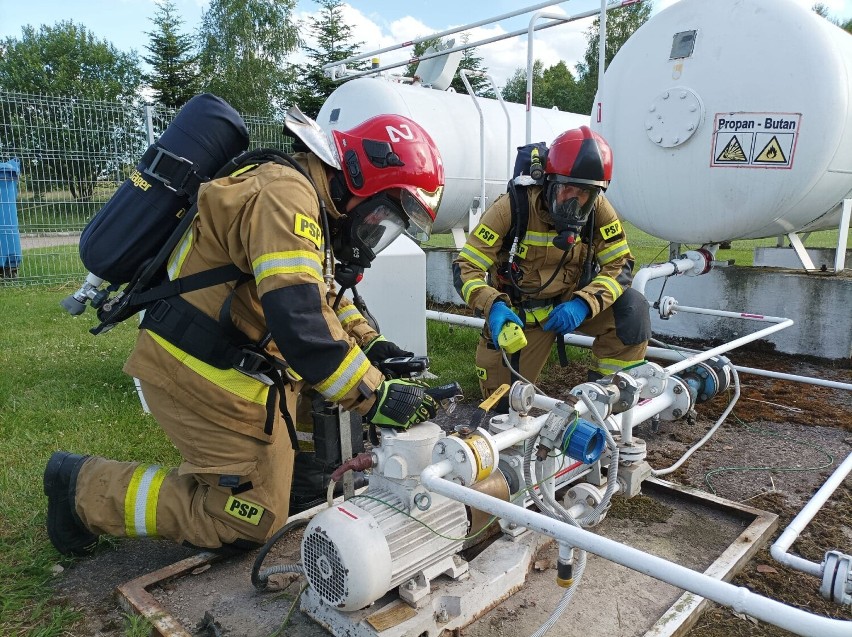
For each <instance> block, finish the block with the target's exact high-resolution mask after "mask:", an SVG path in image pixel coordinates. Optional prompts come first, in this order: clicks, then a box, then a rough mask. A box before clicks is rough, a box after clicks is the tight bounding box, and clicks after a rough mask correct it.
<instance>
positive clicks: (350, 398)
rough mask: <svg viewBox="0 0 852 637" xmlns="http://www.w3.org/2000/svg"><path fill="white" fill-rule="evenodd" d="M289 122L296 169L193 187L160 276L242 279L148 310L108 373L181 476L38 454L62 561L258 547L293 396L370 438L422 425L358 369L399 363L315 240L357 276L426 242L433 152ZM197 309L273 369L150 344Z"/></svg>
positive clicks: (411, 404)
mask: <svg viewBox="0 0 852 637" xmlns="http://www.w3.org/2000/svg"><path fill="white" fill-rule="evenodd" d="M292 117H295V119H292V120H291V119H290V118H292ZM306 123H308V124H312V125H313V126H312V127H311V126H306V125H305V124H306ZM288 125H289V126H290V128H291V130H292V131H293V132H294V133H295V134H297V135H299V136H300V137H302V141H303V142H304V144H305V145H306V146H307V148H308V149H310V151H311V152H305V153H301V154H297V155H296V156H295V157H294V159H295V160H296V163H297V164H298V165H299V167H301V169H302V170H297V169H296V168H297V167H296V166H291V165H285V164H282V163H278V162H274V161H269V162H265V163H263V162H261V163H258V164H256V165H250V166H243V167H241V168H240V169H239V170H237V171H235V172H233V173H232V174H230V175H229V176H226V177H223V178H219V179H214V180H212V181H210V182H208V183H206V184H203V185H202V186H201V188H200V190H199V198H198V215H197V217H196V219H195V221H194V222H193V224H192V226H191V227H190V229H189V231H188V232H187V233H186V234H185V236H184V240H183V241H182V242H181V243H180V244H179V245H178V246H177V247H176V248H175V250H174V251H173V253H172V257H171V260H170V262H169V264H168V272H169V277H170V278H172V279H175V278H176V277H184V276H188V275H192V274H194V273H197V272H201V271H204V270H208V269H210V268H215V267H219V266H223V265H227V264H235V265H236V266H237V267H238V268H239V270H240V271H241V272H242V273H244V276H242V277H241V278H240V279H239V280H238V281H235V282H230V283H220V284H217V285H213V286H211V287H207V288H203V289H200V290H196V291H193V292H189V293H187V294H183V295H180V298H179V299H177V300H173V301H172V300H170V302H169V304H168V307H167V308H166V309H164V310H163V311H162V312H149V313H146V323H145V324H143V329H141V330H140V333H139V337H138V340H137V343H136V347H135V349H134V351H133V353H132V354H131V356H130V358H129V360H128V361H127V364H126V365H125V368H124V369H125V371H126V372H127V373H128V374H131V375H133V376H135V377H137V378H139V379H140V381H141V384H142V389H143V393H144V395H145V399H146V402H147V403H148V406H149V408H150V410H151V413H152V414H153V415H154V417H155V418H156V419H157V422H158V423H159V424H160V426H161V427H162V428H163V430H164V431H165V433H166V434H167V435H168V436H169V438H170V439H171V440H172V442H173V443H174V445H175V446H176V447H177V449H178V450H179V451H180V453H181V456H182V459H183V462H182V464H181V465H180V467H178V468H177V469H166V468H163V467H159V466H156V465H150V464H141V463H138V462H119V461H115V460H108V459H105V458H100V457H93V456H81V455H77V454H71V453H67V452H57V453H54V454H53V456H52V457H51V459H50V461H49V463H48V465H47V468H46V470H45V474H44V489H45V493H46V494H47V496H48V516H47V526H48V534H49V536H50V540H51V542H52V543H53V545H54V546H55V547H56V548H57V549H58V550H59V551H60V552H62V553H64V554H69V555H79V554H83V553H86V552H88V551H89V550H90V549H91V548H92V546H93V545H94V544H95V543H96V540H97V537H98V536H99V535H101V534H109V535H115V536H133V537H142V536H158V537H161V538H168V539H171V540H174V541H176V542H180V543H183V544H185V545H191V546H196V547H203V548H206V549H227V548H236V549H245V548H252V547H256V546H258V545H260V544H262V543H263V542H264V541H265V540H267V539H268V538H269V537H270V536H271V535H272V534H273V533H274V532H275V531H277V530H278V529H279V528H281V527H282V526H283V525H284V523H285V522H286V521H287V516H288V506H289V502H290V485H291V478H292V472H293V462H294V454H295V451H294V447H295V446H297V443H295V431H294V430H293V427H292V419H290V418H288V417H287V416H288V414H292V413H295V404H296V397H297V396H298V394H299V392H300V390H301V389H302V387H303V386H305V385H306V384H307V385H310V386H311V387H312V388H313V389H314V390H315V391H317V392H319V393H320V394H321V395H322V396H323V397H324V398H325V399H326V400H328V401H331V402H334V403H337V404H340V405H342V406H343V408H345V409H347V410H350V411H354V412H357V413H359V414H361V415H363V416H365V417H366V418H367V420H371V421H373V422H375V423H377V424H380V425H381V426H385V427H400V428H406V427H409V426H411V425H413V424H416V423H419V422H421V421H423V420H425V419H427V418H429V417H431V416H433V415H434V414H435V408H436V404H435V401H434V400H433V399H432V398H431V397H429V396H428V395H427V394H425V392H424V388H423V386H421V385H418V384H416V383H413V382H409V381H404V380H386V379H385V377H384V375H383V374H382V373H381V371H380V370H379V369H377V368H376V367H375V366H374V365H373V364H372V363H374V362H377V361H378V360H381V359H383V358H386V357H387V356H388V355H390V356H399V355H401V354H400V352H402V354H405V352H403V351H402V350H401V349H400V348H398V347H396V346H394V345H393V344H391V343H387V342H386V341H380V343H381V345H376V346H374V347H370V345H371V344H373V345H375V344H376V339H379V338H381V337H380V335H379V334H378V333H377V332H376V331H375V330H373V329H372V328H371V327H370V326H369V325H368V323H367V321H366V320H365V319H364V317H363V316H362V315H361V313H360V312H359V311H358V310H357V309H356V308H355V307H354V305H353V304H352V303H351V302H350V301H348V299H343V300H342V301H340V302H337V303H335V301H336V299H337V297H336V294H335V292H334V288H333V282H332V281H331V280H329V279H328V278H327V277H326V275H327V273H328V272H329V271H330V269H331V267H332V265H333V264H329V263H328V262H327V261H328V252H327V246H331V245H333V246H334V256H335V258H336V259H337V260H340V261H342V262H343V263H345V264H350V265H352V264H354V266H357V267H366V266H369V264H370V261H371V260H372V259H373V258H374V257H375V255H376V254H378V253H379V252H380V251H381V250H382V249H383V248H385V247H386V246H387V245H388V244H390V243H391V242H392V241H393V240H394V239H395V238H396V237H398V236H399V235H400V234H401V233H402V232H403V231H406V230H407V231H409V232H419V233H421V236H422V234H424V233H425V234H428V232H429V231H430V229H431V223H432V221H433V220H434V218H435V213H436V210H437V208H438V203H439V201H440V197H441V193H442V189H443V184H444V175H443V168H442V163H441V159H440V156H439V154H438V151H437V148H436V146H435V144H434V142H433V141H432V139H431V138H430V137H429V135H428V134H427V133H426V132H425V131H424V130H423V129H422V128H421V127H420V126H419V125H418V124H416V123H415V122H413V121H411V120H410V119H408V118H405V117H402V116H398V115H381V116H378V117H374V118H372V119H369V120H367V121H366V122H364V123H362V124H360V125H358V126H356V127H355V128H353V129H351V130H349V131H334V133H333V140H332V141H333V145H332V143H331V142H330V141H329V140H328V139H326V137H325V135H324V134H321V132H320V133H318V132H317V131H318V129H317V127H316V126H315V124H313V122H310V120H307V118H305V117H304V116H303V115H301V113H298V111H296V112H295V114H294V113H290V114H288ZM399 131H404V132H405V135H404V136H402V135H397V134H396V133H397V132H399ZM323 210H326V211H327V217H328V218H327V220H326V219H323ZM329 230H330V234H331V236H328V231H329ZM223 308H224V309H223ZM199 311H200V313H201V314H203V315H204V316H206V317H207V319H205V320H209V319H211V318H212V319H216V320H218V319H219V317H220V316H222V315H223V314H225V315H226V316H227V318H229V322H230V324H231V325H232V327H234V328H235V331H236V333H240V334H242V335H244V336H245V337H247V338H248V340H249V341H250V342H251V343H256V344H258V347H260V348H261V350H260V351H259V352H258V355H259V356H260V359H262V360H268V361H272V367H271V368H257V367H256V366H255V365H254V364H245V365H243V364H241V363H238V364H235V365H234V366H233V367H230V368H224V369H223V368H222V367H221V366H216V365H213V364H211V363H209V362H206V361H205V360H201V359H200V358H199V357H197V356H194V355H192V354H189V353H187V352H186V351H185V350H184V349H182V348H181V346H179V345H177V344H176V343H175V340H178V339H175V338H174V337H173V332H170V331H169V330H166V329H164V330H162V333H160V332H158V321H160V322H162V324H163V325H165V324H166V323H167V322H168V319H169V316H170V314H172V313H174V315H175V317H177V318H178V319H179V318H181V317H183V316H190V317H191V316H193V312H196V313H198V312H199ZM149 314H152V316H151V317H149V316H148V315H149ZM196 318H197V317H196ZM193 320H194V319H193ZM201 323H203V321H201ZM201 323H199V324H201ZM193 325H195V323H193ZM163 334H169V335H170V336H169V337H166V336H163ZM196 345H197V343H196ZM213 345H216V344H215V343H214V344H213ZM365 350H366V351H367V353H366V354H365ZM249 359H250V357H249V356H248V354H247V357H246V360H249ZM279 407H283V409H280V408H279ZM288 421H289V422H288ZM288 434H289V435H288Z"/></svg>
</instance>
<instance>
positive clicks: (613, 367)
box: [591, 358, 642, 376]
mask: <svg viewBox="0 0 852 637" xmlns="http://www.w3.org/2000/svg"><path fill="white" fill-rule="evenodd" d="M641 362H642V361H641V360H638V361H622V360H618V359H617V358H601V359H598V360H596V361H595V363H594V364H595V366H594V367H591V369H592V371H595V372H598V373H599V374H603V375H604V376H609V375H610V374H614V373H615V372H618V371H621V370H622V369H624V368H625V367H632V366H633V365H638V364H639V363H641Z"/></svg>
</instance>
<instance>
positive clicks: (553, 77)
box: [501, 60, 583, 113]
mask: <svg viewBox="0 0 852 637" xmlns="http://www.w3.org/2000/svg"><path fill="white" fill-rule="evenodd" d="M501 94H502V95H503V99H504V100H506V101H507V102H516V103H518V104H526V101H527V70H526V69H525V68H519V69H515V72H514V73H513V74H512V76H511V77H510V78H509V79H508V81H507V82H506V85H505V86H504V87H503V90H502V91H501ZM532 104H533V106H541V107H542V108H553V107H554V106H555V107H556V108H558V109H559V110H560V111H567V112H570V113H581V112H583V111H582V110H581V109H582V108H583V105H582V95H581V94H580V92H579V89H578V87H577V82H576V80H575V79H574V76H573V75H571V71H569V70H568V67H567V66H566V65H565V62H562V61H560V62H557V63H556V64H554V65H553V66H550V67H548V68H546V69H545V68H544V64H543V63H542V61H541V60H536V61H535V62H533V93H532Z"/></svg>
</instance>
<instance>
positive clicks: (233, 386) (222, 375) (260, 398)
mask: <svg viewBox="0 0 852 637" xmlns="http://www.w3.org/2000/svg"><path fill="white" fill-rule="evenodd" d="M148 334H149V335H150V336H151V338H153V339H154V341H156V342H157V344H159V345H160V347H162V348H163V349H164V350H166V351H167V352H168V353H169V354H171V355H172V356H174V357H175V358H176V359H177V360H179V361H180V362H181V363H183V364H184V365H186V366H187V367H188V368H189V369H191V370H192V371H194V372H195V373H196V374H198V375H199V376H201V377H202V378H204V379H206V380H208V381H210V382H211V383H213V384H214V385H216V386H218V387H220V388H222V389H224V390H225V391H226V392H229V393H231V394H234V395H235V396H239V397H240V398H242V399H243V400H247V401H249V402H252V403H256V404H258V405H266V399H267V396H268V395H269V387H268V386H267V385H264V384H263V383H262V382H260V381H259V380H257V379H254V378H251V377H250V376H246V375H245V374H241V373H240V372H238V371H237V370H235V369H219V368H218V367H213V366H212V365H208V364H207V363H205V362H204V361H200V360H198V359H197V358H195V357H194V356H190V355H189V354H187V353H186V352H184V351H183V350H182V349H178V348H177V347H175V346H174V345H172V344H171V343H169V342H168V341H167V340H166V339H164V338H162V337H161V336H159V335H157V334H154V332H148Z"/></svg>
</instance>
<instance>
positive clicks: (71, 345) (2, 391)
mask: <svg viewBox="0 0 852 637" xmlns="http://www.w3.org/2000/svg"><path fill="white" fill-rule="evenodd" d="M72 291H73V290H72V289H70V287H68V288H64V289H59V288H45V287H28V288H14V287H8V288H0V366H2V369H3V373H2V374H0V457H2V458H3V463H2V466H0V507H2V511H3V515H2V516H0V555H2V558H0V635H15V636H18V635H21V636H23V635H27V636H35V635H37V636H39V637H52V636H54V635H56V636H59V635H68V634H80V633H79V632H76V633H75V632H74V625H75V622H76V621H77V620H78V615H77V613H76V612H74V611H73V609H71V608H68V607H66V606H63V605H60V604H56V603H55V602H54V601H53V599H52V597H53V596H52V590H51V579H52V575H51V568H52V567H53V566H54V565H55V564H57V563H61V564H64V563H66V562H67V561H66V560H65V559H63V558H61V556H60V555H59V554H58V553H57V552H56V551H55V550H54V549H53V548H52V547H51V545H50V543H49V541H48V539H47V534H46V531H45V529H44V522H45V511H46V506H47V499H46V497H45V496H44V494H43V492H42V471H43V469H44V466H45V464H46V463H47V459H48V458H49V457H50V454H51V453H52V452H53V451H56V450H58V449H66V450H69V451H74V452H78V453H95V454H99V455H104V456H107V457H110V458H117V459H122V460H141V461H150V462H158V463H162V464H166V465H172V466H173V465H175V464H177V463H178V462H179V456H178V454H177V452H176V451H175V449H174V448H173V447H172V445H171V443H169V441H168V439H167V438H166V437H165V436H164V435H163V433H162V432H161V430H160V428H159V427H158V425H157V424H156V422H155V421H154V419H153V418H151V417H150V416H146V415H145V414H144V413H143V412H142V409H141V407H140V404H139V400H138V398H137V396H136V391H135V388H134V385H133V380H132V379H131V378H130V377H129V376H127V375H125V374H124V373H123V372H122V371H121V367H122V365H123V362H124V359H125V358H126V357H127V355H128V354H129V352H130V350H131V348H132V346H133V342H134V340H135V337H136V327H135V325H133V324H132V321H128V322H127V323H126V324H122V325H119V326H117V327H116V328H115V329H114V330H112V331H111V332H110V333H109V334H106V335H103V336H98V337H95V336H92V335H91V334H89V333H88V329H89V328H90V327H92V326H93V325H94V324H95V317H94V315H93V314H92V312H91V310H87V312H86V313H85V314H83V315H81V316H78V317H72V316H70V315H68V314H67V313H65V311H64V310H62V309H61V308H60V307H59V305H58V304H59V301H60V300H61V299H62V298H64V297H65V296H67V295H68V294H69V293H70V292H72Z"/></svg>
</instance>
